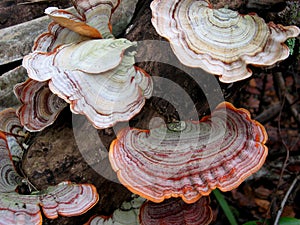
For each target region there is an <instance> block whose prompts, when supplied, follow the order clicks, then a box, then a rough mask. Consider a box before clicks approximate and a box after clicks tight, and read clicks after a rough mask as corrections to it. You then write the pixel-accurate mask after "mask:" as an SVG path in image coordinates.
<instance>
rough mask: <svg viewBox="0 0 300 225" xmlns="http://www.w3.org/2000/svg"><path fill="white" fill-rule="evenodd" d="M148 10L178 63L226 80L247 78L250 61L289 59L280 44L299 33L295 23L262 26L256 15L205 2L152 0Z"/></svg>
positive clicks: (266, 63) (270, 62) (257, 63)
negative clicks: (214, 7)
mask: <svg viewBox="0 0 300 225" xmlns="http://www.w3.org/2000/svg"><path fill="white" fill-rule="evenodd" d="M151 10H152V24H153V26H154V27H155V29H156V31H157V33H158V34H159V35H161V36H163V37H165V38H167V39H168V40H169V41H170V44H171V47H172V49H173V51H174V53H175V55H176V56H177V57H178V59H179V60H180V61H181V63H183V64H184V65H186V66H189V67H197V68H202V69H204V70H206V71H207V72H209V73H211V74H214V75H218V76H219V79H220V81H221V82H224V83H231V82H235V81H239V80H243V79H246V78H247V77H250V76H251V75H252V71H251V70H250V69H249V68H248V67H247V65H248V64H251V65H254V66H269V65H273V64H275V63H276V62H278V61H281V60H283V59H285V58H287V57H288V56H289V48H288V47H287V46H286V45H285V44H284V42H285V41H286V40H287V39H288V38H291V37H296V36H298V35H299V33H300V29H299V28H298V27H296V26H282V25H280V24H279V25H276V24H274V23H273V22H270V23H268V24H266V23H265V21H264V20H263V19H262V18H260V17H258V16H257V15H256V14H255V13H251V14H248V15H241V14H239V13H238V12H236V11H233V10H230V9H227V8H220V9H213V8H212V6H211V4H210V3H209V1H207V0H198V1H196V0H174V1H169V0H154V1H153V2H152V3H151Z"/></svg>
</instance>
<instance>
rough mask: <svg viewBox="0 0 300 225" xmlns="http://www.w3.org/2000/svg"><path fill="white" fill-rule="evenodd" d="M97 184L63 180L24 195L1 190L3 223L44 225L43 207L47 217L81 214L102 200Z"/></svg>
mask: <svg viewBox="0 0 300 225" xmlns="http://www.w3.org/2000/svg"><path fill="white" fill-rule="evenodd" d="M98 199H99V196H98V194H97V191H96V188H95V187H94V186H93V185H91V184H72V183H71V182H61V183H59V184H58V185H56V186H51V187H49V188H47V189H46V190H43V191H40V192H36V193H32V194H31V195H21V194H18V193H16V192H9V193H0V208H1V209H0V224H1V225H7V224H20V225H28V224H30V225H38V224H39V225H41V224H42V215H41V211H40V207H41V208H42V210H43V213H44V215H45V216H46V217H48V218H51V219H54V218H57V217H58V215H62V216H78V215H81V214H83V213H85V212H86V211H87V210H89V209H90V208H91V207H93V206H94V205H95V204H96V203H97V202H98Z"/></svg>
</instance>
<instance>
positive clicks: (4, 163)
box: [0, 131, 22, 208]
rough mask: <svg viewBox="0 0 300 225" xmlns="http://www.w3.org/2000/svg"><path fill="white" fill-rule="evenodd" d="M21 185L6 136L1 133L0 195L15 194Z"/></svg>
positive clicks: (20, 178)
mask: <svg viewBox="0 0 300 225" xmlns="http://www.w3.org/2000/svg"><path fill="white" fill-rule="evenodd" d="M21 183H22V177H21V176H19V174H18V173H17V172H16V170H15V167H14V165H13V162H12V159H11V154H10V150H9V147H8V144H7V139H6V136H5V134H4V133H3V132H1V131H0V193H6V192H13V191H15V189H16V188H17V186H19V185H20V184H21ZM0 208H1V205H0Z"/></svg>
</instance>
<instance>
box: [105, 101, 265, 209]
mask: <svg viewBox="0 0 300 225" xmlns="http://www.w3.org/2000/svg"><path fill="white" fill-rule="evenodd" d="M173 125H174V124H171V125H168V126H166V125H163V126H160V127H158V128H154V129H151V130H140V129H136V128H125V129H123V130H121V131H120V132H119V133H118V135H117V139H115V140H114V141H113V142H112V144H111V146H110V151H109V160H110V163H111V165H112V168H113V169H114V170H115V171H116V172H117V175H118V178H119V180H120V182H121V183H122V184H123V185H124V186H126V187H127V188H128V189H129V190H130V191H132V192H133V193H135V194H138V195H140V196H142V197H144V198H146V199H148V200H151V201H153V202H157V203H158V202H162V201H163V200H164V199H167V198H170V197H181V198H182V199H183V200H184V201H185V202H186V203H193V202H195V201H197V200H198V199H199V198H200V197H201V196H205V195H208V194H209V193H210V192H211V191H212V190H213V189H215V188H219V189H220V190H222V191H229V190H232V189H234V188H236V187H237V186H238V185H239V184H240V183H241V182H243V181H244V180H245V179H246V178H247V177H249V176H250V175H251V174H252V173H254V172H256V171H257V170H259V169H260V167H261V166H262V165H263V163H264V161H265V158H266V156H267V147H266V146H265V142H266V140H267V133H266V131H265V129H264V127H263V126H262V125H261V124H259V123H258V122H256V121H254V120H252V119H251V118H250V113H249V112H248V111H247V110H245V109H236V108H235V107H234V106H233V105H232V104H230V103H228V102H224V103H221V104H219V105H218V107H217V108H216V109H215V110H214V111H213V112H212V114H211V116H207V117H204V118H203V119H202V120H201V121H200V122H195V121H187V122H181V123H179V125H178V126H173Z"/></svg>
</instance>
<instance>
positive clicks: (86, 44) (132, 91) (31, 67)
mask: <svg viewBox="0 0 300 225" xmlns="http://www.w3.org/2000/svg"><path fill="white" fill-rule="evenodd" d="M135 45H136V43H134V42H130V41H128V40H126V39H99V40H88V41H83V42H80V43H77V44H69V45H63V46H61V47H58V48H56V49H55V51H53V52H51V53H47V54H45V53H44V52H39V51H35V52H33V53H31V54H30V55H27V56H25V57H24V60H23V66H24V67H25V68H26V69H27V71H28V75H29V77H30V78H32V79H34V80H37V81H40V82H43V81H47V80H49V88H50V90H51V91H52V92H53V93H55V94H57V95H58V96H59V97H60V98H62V99H64V100H65V101H66V102H68V103H70V105H71V110H72V111H73V112H74V113H80V114H85V115H86V116H87V117H88V119H89V120H90V121H91V122H92V123H93V125H94V126H95V127H96V128H100V129H101V128H106V127H110V126H112V125H114V124H115V123H116V122H118V121H127V120H129V119H130V118H131V117H133V116H134V115H135V114H136V113H138V112H139V111H140V110H141V108H142V107H143V105H144V103H145V98H148V97H150V95H151V93H152V80H151V78H150V76H149V75H148V74H147V73H146V72H144V71H143V70H141V69H140V68H137V67H135V66H134V65H133V64H134V63H135V62H134V54H135V52H134V51H130V50H128V49H129V48H130V47H133V46H135ZM126 50H127V51H126Z"/></svg>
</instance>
